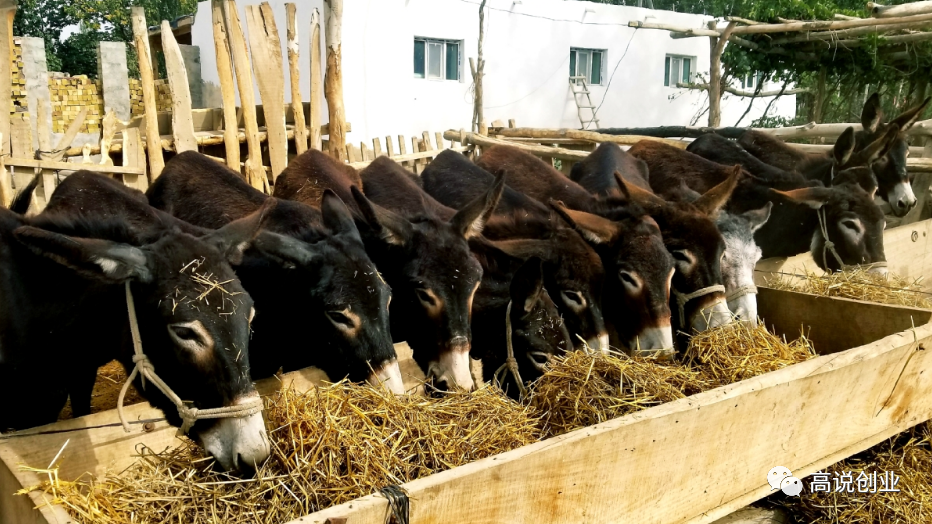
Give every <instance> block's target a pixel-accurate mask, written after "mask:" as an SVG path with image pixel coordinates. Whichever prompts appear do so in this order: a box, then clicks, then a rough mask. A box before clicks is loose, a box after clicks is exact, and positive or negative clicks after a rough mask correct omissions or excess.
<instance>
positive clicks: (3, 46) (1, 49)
mask: <svg viewBox="0 0 932 524" xmlns="http://www.w3.org/2000/svg"><path fill="white" fill-rule="evenodd" d="M14 5H15V4H14ZM14 16H16V8H15V7H10V8H7V9H0V60H3V67H0V137H3V138H0V155H8V154H10V136H11V135H10V112H11V111H12V109H13V107H12V106H13V73H12V71H11V69H10V64H12V63H13V17H14Z"/></svg>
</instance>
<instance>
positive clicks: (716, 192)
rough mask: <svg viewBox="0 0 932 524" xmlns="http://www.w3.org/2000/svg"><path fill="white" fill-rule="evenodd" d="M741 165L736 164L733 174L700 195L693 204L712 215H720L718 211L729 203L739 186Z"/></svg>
mask: <svg viewBox="0 0 932 524" xmlns="http://www.w3.org/2000/svg"><path fill="white" fill-rule="evenodd" d="M741 172H742V170H741V166H740V165H736V166H735V167H734V169H733V170H732V172H731V176H729V177H728V178H726V179H725V180H724V181H722V182H720V183H719V184H718V185H717V186H715V187H713V188H712V189H710V190H708V191H706V192H705V194H703V195H702V196H701V197H699V198H698V199H697V200H696V201H695V202H693V205H695V206H696V207H697V208H699V210H700V211H702V212H704V213H705V214H706V215H708V216H710V217H714V216H716V215H718V212H719V211H720V210H721V209H722V207H724V206H725V204H727V203H728V199H730V198H731V194H732V193H733V192H734V191H735V188H736V187H738V180H739V179H740V178H741Z"/></svg>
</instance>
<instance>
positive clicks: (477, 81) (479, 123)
mask: <svg viewBox="0 0 932 524" xmlns="http://www.w3.org/2000/svg"><path fill="white" fill-rule="evenodd" d="M485 1H486V0H482V3H481V4H479V52H478V56H477V58H476V72H475V77H474V78H473V82H474V85H475V95H476V98H475V102H474V103H475V105H476V108H475V110H474V113H475V115H476V128H475V129H476V131H478V132H479V134H482V135H485V134H488V127H487V126H486V124H485V114H484V113H483V111H482V74H483V71H484V70H485V59H483V58H482V40H483V39H484V38H485Z"/></svg>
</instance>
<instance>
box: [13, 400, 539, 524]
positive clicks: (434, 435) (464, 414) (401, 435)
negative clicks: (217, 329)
mask: <svg viewBox="0 0 932 524" xmlns="http://www.w3.org/2000/svg"><path fill="white" fill-rule="evenodd" d="M267 416H268V418H269V422H270V427H271V428H273V429H272V430H271V431H270V433H269V439H270V442H271V445H272V456H271V458H270V459H269V460H268V461H267V462H266V464H265V465H264V466H263V467H262V468H261V469H260V471H259V472H258V473H257V474H256V477H255V478H253V479H240V478H236V477H231V476H228V475H226V474H223V473H218V472H215V471H214V470H213V468H212V467H211V463H212V462H213V461H212V459H210V458H205V457H204V456H203V455H202V454H201V452H200V451H199V450H198V449H197V447H196V446H194V445H193V444H188V445H186V446H182V447H180V448H177V449H175V450H171V451H167V452H165V453H162V454H157V453H153V452H152V451H148V450H147V451H145V453H143V455H142V456H141V458H140V459H139V460H138V461H137V462H136V463H135V464H134V465H133V466H131V467H130V468H129V469H127V470H126V471H124V472H123V473H120V474H110V475H106V476H104V477H103V478H102V479H100V480H96V481H80V480H79V481H78V482H66V481H61V480H57V478H56V476H53V475H50V480H49V481H47V482H45V483H43V485H42V486H39V488H38V489H41V490H43V491H44V492H45V493H47V494H48V495H49V496H50V499H51V500H50V502H51V503H59V504H62V505H63V506H64V507H66V508H67V510H68V512H69V513H70V514H71V515H72V516H73V517H74V518H76V519H78V520H80V521H83V522H99V523H102V524H109V523H126V522H134V523H140V524H145V523H155V522H192V523H193V522H229V523H247V522H248V523H253V522H259V523H273V522H274V523H281V522H288V521H290V520H293V519H296V518H298V517H300V516H302V515H307V514H310V513H312V512H314V511H317V510H319V509H323V508H325V507H328V506H332V505H336V504H341V503H343V502H346V501H350V500H353V499H355V498H358V497H361V496H365V495H369V494H371V493H374V492H377V491H378V490H379V489H381V488H383V487H385V486H388V485H391V484H401V483H404V482H408V481H411V480H414V479H417V478H420V477H424V476H427V475H430V474H432V473H436V472H438V471H442V470H446V469H450V468H453V467H456V466H458V465H461V464H465V463H467V462H472V461H474V460H478V459H480V458H484V457H487V456H490V455H494V454H497V453H501V452H503V451H507V450H510V449H514V448H518V447H520V446H523V445H526V444H530V443H532V442H536V441H537V440H538V438H539V431H538V421H537V419H536V418H535V417H533V416H532V414H531V413H530V412H529V410H528V409H527V408H525V407H522V406H521V405H519V404H517V403H515V402H513V401H511V400H509V399H508V398H506V397H505V396H504V395H502V394H501V393H500V392H499V391H497V390H495V389H492V388H489V387H485V388H482V389H480V390H479V391H476V392H474V393H472V394H466V393H454V394H450V395H447V396H445V397H444V398H441V399H427V398H423V397H416V396H401V397H396V396H394V395H392V394H390V393H387V392H382V391H380V390H376V389H374V388H371V387H369V386H365V385H355V384H351V383H346V382H340V383H337V384H334V385H332V386H328V387H322V388H317V389H312V390H311V391H309V392H307V393H299V392H297V391H295V390H293V389H289V388H285V389H283V390H282V391H281V392H280V393H278V394H277V395H276V396H274V397H271V398H269V399H268V406H267ZM26 491H27V492H28V490H26Z"/></svg>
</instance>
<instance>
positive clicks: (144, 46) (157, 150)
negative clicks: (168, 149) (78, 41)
mask: <svg viewBox="0 0 932 524" xmlns="http://www.w3.org/2000/svg"><path fill="white" fill-rule="evenodd" d="M131 16H132V19H133V40H134V41H135V42H136V56H137V58H138V60H137V62H139V78H140V83H141V84H142V104H143V108H144V110H145V113H144V120H145V128H146V150H147V152H148V154H149V182H155V179H156V178H158V177H159V175H160V174H162V169H165V159H164V158H163V157H162V140H161V138H160V137H159V119H158V114H157V110H156V106H155V97H156V94H155V80H154V79H153V75H152V61H151V59H150V53H149V28H148V26H146V11H145V10H144V9H143V8H142V7H134V8H133V9H132V15H131Z"/></svg>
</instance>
